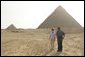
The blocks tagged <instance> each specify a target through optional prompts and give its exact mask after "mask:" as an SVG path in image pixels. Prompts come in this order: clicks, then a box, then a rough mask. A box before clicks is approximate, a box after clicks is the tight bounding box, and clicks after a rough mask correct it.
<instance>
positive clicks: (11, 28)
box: [7, 24, 16, 30]
mask: <svg viewBox="0 0 85 57" xmlns="http://www.w3.org/2000/svg"><path fill="white" fill-rule="evenodd" d="M7 30H16V27H15V26H14V25H13V24H11V25H10V26H8V27H7Z"/></svg>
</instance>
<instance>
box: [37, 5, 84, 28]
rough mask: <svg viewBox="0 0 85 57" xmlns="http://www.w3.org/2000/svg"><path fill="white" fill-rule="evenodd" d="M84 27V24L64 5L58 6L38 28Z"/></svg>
mask: <svg viewBox="0 0 85 57" xmlns="http://www.w3.org/2000/svg"><path fill="white" fill-rule="evenodd" d="M52 27H64V28H82V26H81V25H80V24H79V23H78V22H77V21H76V20H75V19H74V18H73V17H72V16H71V15H69V14H68V13H67V11H66V10H65V9H64V8H63V7H62V6H59V7H57V8H56V9H55V10H54V12H53V13H52V14H51V15H50V16H48V17H47V18H46V19H45V21H44V22H43V23H41V24H40V26H39V27H38V28H52Z"/></svg>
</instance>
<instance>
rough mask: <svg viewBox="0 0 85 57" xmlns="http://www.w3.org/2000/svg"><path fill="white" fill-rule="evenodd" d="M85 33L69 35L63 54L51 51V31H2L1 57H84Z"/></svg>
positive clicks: (64, 43) (55, 49)
mask: <svg viewBox="0 0 85 57" xmlns="http://www.w3.org/2000/svg"><path fill="white" fill-rule="evenodd" d="M83 55H84V33H83V32H82V33H69V34H68V33H67V34H66V37H65V38H64V41H63V52H61V53H58V52H57V40H56V41H55V48H54V50H50V41H49V31H48V32H47V31H46V30H43V29H42V30H39V29H36V30H32V29H29V30H22V31H20V32H17V31H16V32H11V31H6V30H1V56H83Z"/></svg>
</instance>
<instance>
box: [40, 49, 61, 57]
mask: <svg viewBox="0 0 85 57" xmlns="http://www.w3.org/2000/svg"><path fill="white" fill-rule="evenodd" d="M52 51H53V49H50V50H48V51H47V52H45V54H44V55H42V56H47V55H48V54H49V53H51V52H52ZM61 53H62V52H55V53H53V54H51V55H49V56H61V55H60V54H61Z"/></svg>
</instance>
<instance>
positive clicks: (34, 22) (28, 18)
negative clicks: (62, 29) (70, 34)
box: [1, 1, 84, 29]
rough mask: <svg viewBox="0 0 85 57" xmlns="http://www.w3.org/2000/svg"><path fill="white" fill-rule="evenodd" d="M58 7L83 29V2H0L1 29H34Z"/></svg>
mask: <svg viewBox="0 0 85 57" xmlns="http://www.w3.org/2000/svg"><path fill="white" fill-rule="evenodd" d="M59 5H61V6H62V7H63V8H64V9H65V10H66V11H67V12H68V13H69V14H70V15H71V16H72V17H73V18H74V19H75V20H76V21H77V22H79V24H80V25H81V26H82V27H84V1H1V29H5V28H7V27H8V26H9V25H11V24H14V26H15V27H16V28H24V29H28V28H33V29H35V28H37V27H38V26H39V25H40V24H41V23H42V22H43V21H44V20H45V19H46V18H47V17H48V16H49V15H50V14H51V13H52V12H53V11H54V10H55V9H56V8H57V7H58V6H59Z"/></svg>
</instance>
